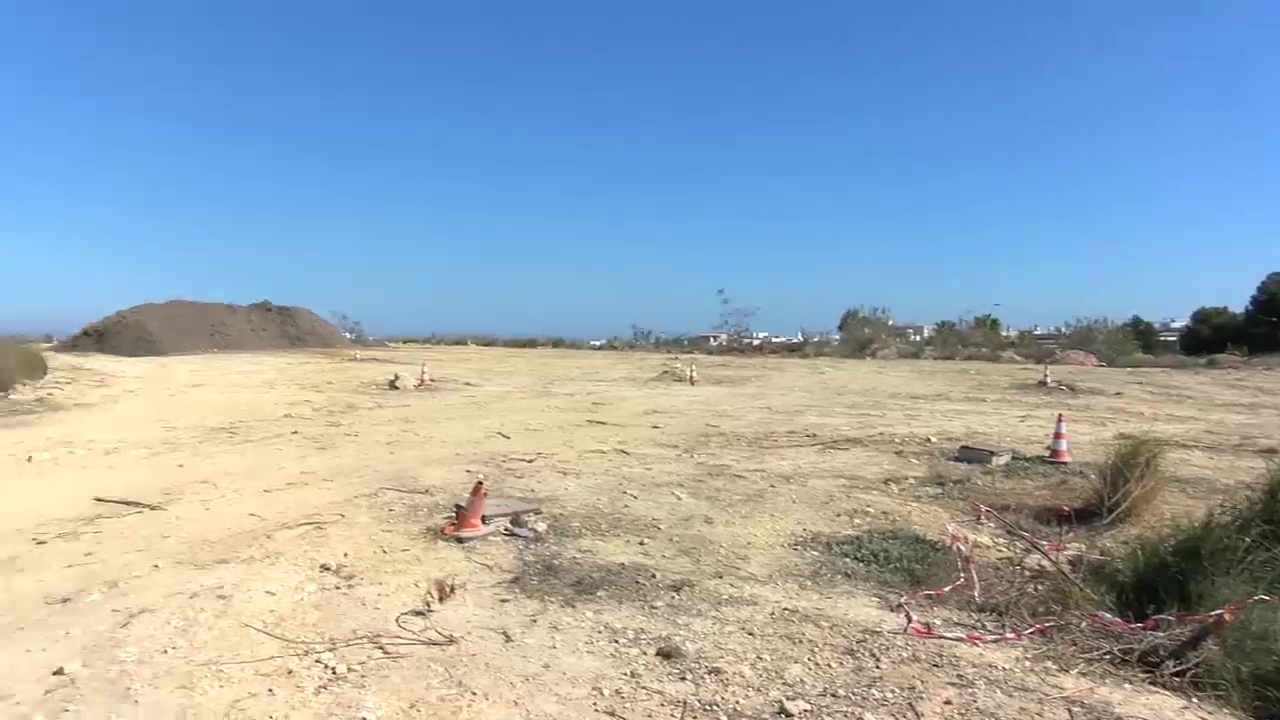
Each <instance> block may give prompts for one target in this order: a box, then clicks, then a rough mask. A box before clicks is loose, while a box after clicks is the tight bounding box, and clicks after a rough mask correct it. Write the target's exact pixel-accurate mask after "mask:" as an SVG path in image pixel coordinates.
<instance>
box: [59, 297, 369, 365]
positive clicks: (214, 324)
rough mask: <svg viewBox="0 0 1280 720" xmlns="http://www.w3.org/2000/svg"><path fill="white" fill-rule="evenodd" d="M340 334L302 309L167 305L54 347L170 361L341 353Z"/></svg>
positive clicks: (138, 310)
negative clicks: (232, 353) (219, 353)
mask: <svg viewBox="0 0 1280 720" xmlns="http://www.w3.org/2000/svg"><path fill="white" fill-rule="evenodd" d="M346 344H347V340H346V338H344V337H343V336H342V333H341V332H340V331H339V330H338V328H336V327H334V326H333V325H332V324H330V323H327V322H325V321H324V320H322V319H321V318H320V316H319V315H316V314H315V313H313V312H311V311H310V310H307V309H306V308H301V307H290V306H287V305H272V304H271V303H269V302H267V301H266V300H263V301H262V302H256V303H254V304H252V305H227V304H223V303H206V302H190V301H187V300H170V301H169V302H164V303H147V304H145V305H136V306H134V307H131V308H129V309H127V310H121V311H119V312H117V313H115V314H114V315H109V316H107V317H105V318H103V319H101V320H99V321H97V322H95V323H90V324H89V325H86V326H85V327H84V329H83V330H81V331H80V332H78V333H76V334H75V335H73V336H71V337H69V338H67V339H66V340H64V341H62V342H61V343H59V344H58V346H57V347H56V348H55V349H56V350H62V351H67V352H100V353H107V354H109V355H127V356H131V357H139V356H143V355H174V354H178V353H198V352H209V351H211V350H280V349H285V348H303V347H312V348H316V347H341V346H343V345H346Z"/></svg>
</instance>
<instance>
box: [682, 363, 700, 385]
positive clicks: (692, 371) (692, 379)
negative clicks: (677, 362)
mask: <svg viewBox="0 0 1280 720" xmlns="http://www.w3.org/2000/svg"><path fill="white" fill-rule="evenodd" d="M685 377H686V378H688V380H689V384H690V385H697V384H698V366H697V365H694V364H693V363H689V372H688V373H687V374H686V375H685Z"/></svg>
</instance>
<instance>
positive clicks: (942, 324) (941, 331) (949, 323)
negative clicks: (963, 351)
mask: <svg viewBox="0 0 1280 720" xmlns="http://www.w3.org/2000/svg"><path fill="white" fill-rule="evenodd" d="M959 328H960V324H959V323H957V322H956V321H955V320H939V321H938V322H936V323H934V324H933V334H934V335H948V334H951V333H954V332H955V331H956V330H958V329H959Z"/></svg>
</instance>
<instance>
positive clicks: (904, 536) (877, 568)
mask: <svg viewBox="0 0 1280 720" xmlns="http://www.w3.org/2000/svg"><path fill="white" fill-rule="evenodd" d="M824 544H825V549H826V555H827V557H828V558H829V559H830V561H831V562H832V563H833V565H834V569H835V570H836V571H837V572H838V573H839V574H841V575H843V576H845V577H848V578H851V579H855V580H864V581H869V582H873V583H876V584H879V585H885V586H889V587H892V588H895V589H897V590H908V589H913V588H917V587H921V586H924V585H926V584H928V583H930V582H933V581H936V580H937V579H939V578H944V577H947V576H949V575H954V574H955V571H956V561H955V556H954V554H953V553H952V551H951V550H950V549H948V548H947V546H946V545H944V544H942V543H940V542H938V541H936V540H931V539H929V538H927V537H925V536H923V535H921V534H919V533H917V532H914V531H912V530H905V529H902V528H880V529H876V530H866V531H863V532H859V533H857V534H854V535H842V536H838V537H834V538H829V539H827V540H825V541H824Z"/></svg>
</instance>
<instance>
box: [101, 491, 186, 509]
mask: <svg viewBox="0 0 1280 720" xmlns="http://www.w3.org/2000/svg"><path fill="white" fill-rule="evenodd" d="M93 501H94V502H100V503H107V504H110V505H125V506H127V507H134V508H142V509H143V510H167V509H168V508H166V507H164V506H162V505H155V504H153V503H147V502H142V501H141V500H130V499H128V498H117V497H105V496H103V495H94V496H93Z"/></svg>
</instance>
